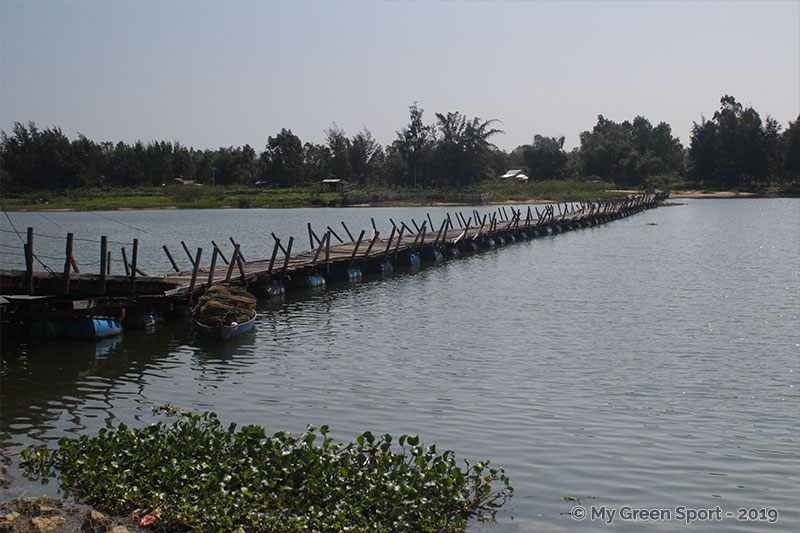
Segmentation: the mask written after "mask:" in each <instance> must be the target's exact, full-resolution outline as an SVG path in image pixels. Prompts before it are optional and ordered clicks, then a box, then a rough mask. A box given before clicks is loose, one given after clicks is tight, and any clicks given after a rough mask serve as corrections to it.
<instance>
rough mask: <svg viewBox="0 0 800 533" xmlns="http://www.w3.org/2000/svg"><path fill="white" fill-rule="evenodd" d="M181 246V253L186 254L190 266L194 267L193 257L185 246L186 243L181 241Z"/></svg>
mask: <svg viewBox="0 0 800 533" xmlns="http://www.w3.org/2000/svg"><path fill="white" fill-rule="evenodd" d="M181 246H183V251H184V252H186V256H187V257H188V258H189V262H190V263H191V264H192V267H194V256H193V255H192V253H191V252H190V251H189V247H188V246H186V242H185V241H181Z"/></svg>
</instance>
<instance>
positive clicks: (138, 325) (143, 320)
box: [123, 313, 164, 329]
mask: <svg viewBox="0 0 800 533" xmlns="http://www.w3.org/2000/svg"><path fill="white" fill-rule="evenodd" d="M161 322H164V315H160V314H158V313H129V314H128V315H126V316H125V320H124V321H123V325H124V326H125V327H126V328H129V329H143V328H149V327H151V326H155V325H156V324H160V323H161Z"/></svg>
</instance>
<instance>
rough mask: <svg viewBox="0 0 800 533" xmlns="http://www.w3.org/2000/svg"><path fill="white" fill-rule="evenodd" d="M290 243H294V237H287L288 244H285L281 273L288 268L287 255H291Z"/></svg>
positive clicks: (284, 272)
mask: <svg viewBox="0 0 800 533" xmlns="http://www.w3.org/2000/svg"><path fill="white" fill-rule="evenodd" d="M292 244H294V237H289V244H288V245H287V246H286V257H284V259H283V274H286V269H287V268H289V257H290V256H291V255H292Z"/></svg>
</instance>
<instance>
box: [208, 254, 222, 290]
mask: <svg viewBox="0 0 800 533" xmlns="http://www.w3.org/2000/svg"><path fill="white" fill-rule="evenodd" d="M217 255H219V250H217V249H216V248H214V251H213V252H211V266H210V267H209V269H208V281H207V282H206V286H208V287H210V286H211V284H212V283H213V282H214V269H215V268H216V266H217Z"/></svg>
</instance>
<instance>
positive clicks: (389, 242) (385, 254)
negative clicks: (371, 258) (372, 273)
mask: <svg viewBox="0 0 800 533" xmlns="http://www.w3.org/2000/svg"><path fill="white" fill-rule="evenodd" d="M395 231H397V226H395V227H393V228H392V234H391V235H389V241H388V242H387V243H386V250H384V252H383V258H384V260H386V257H388V256H389V250H390V249H391V247H392V238H393V237H394V233H395Z"/></svg>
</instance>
